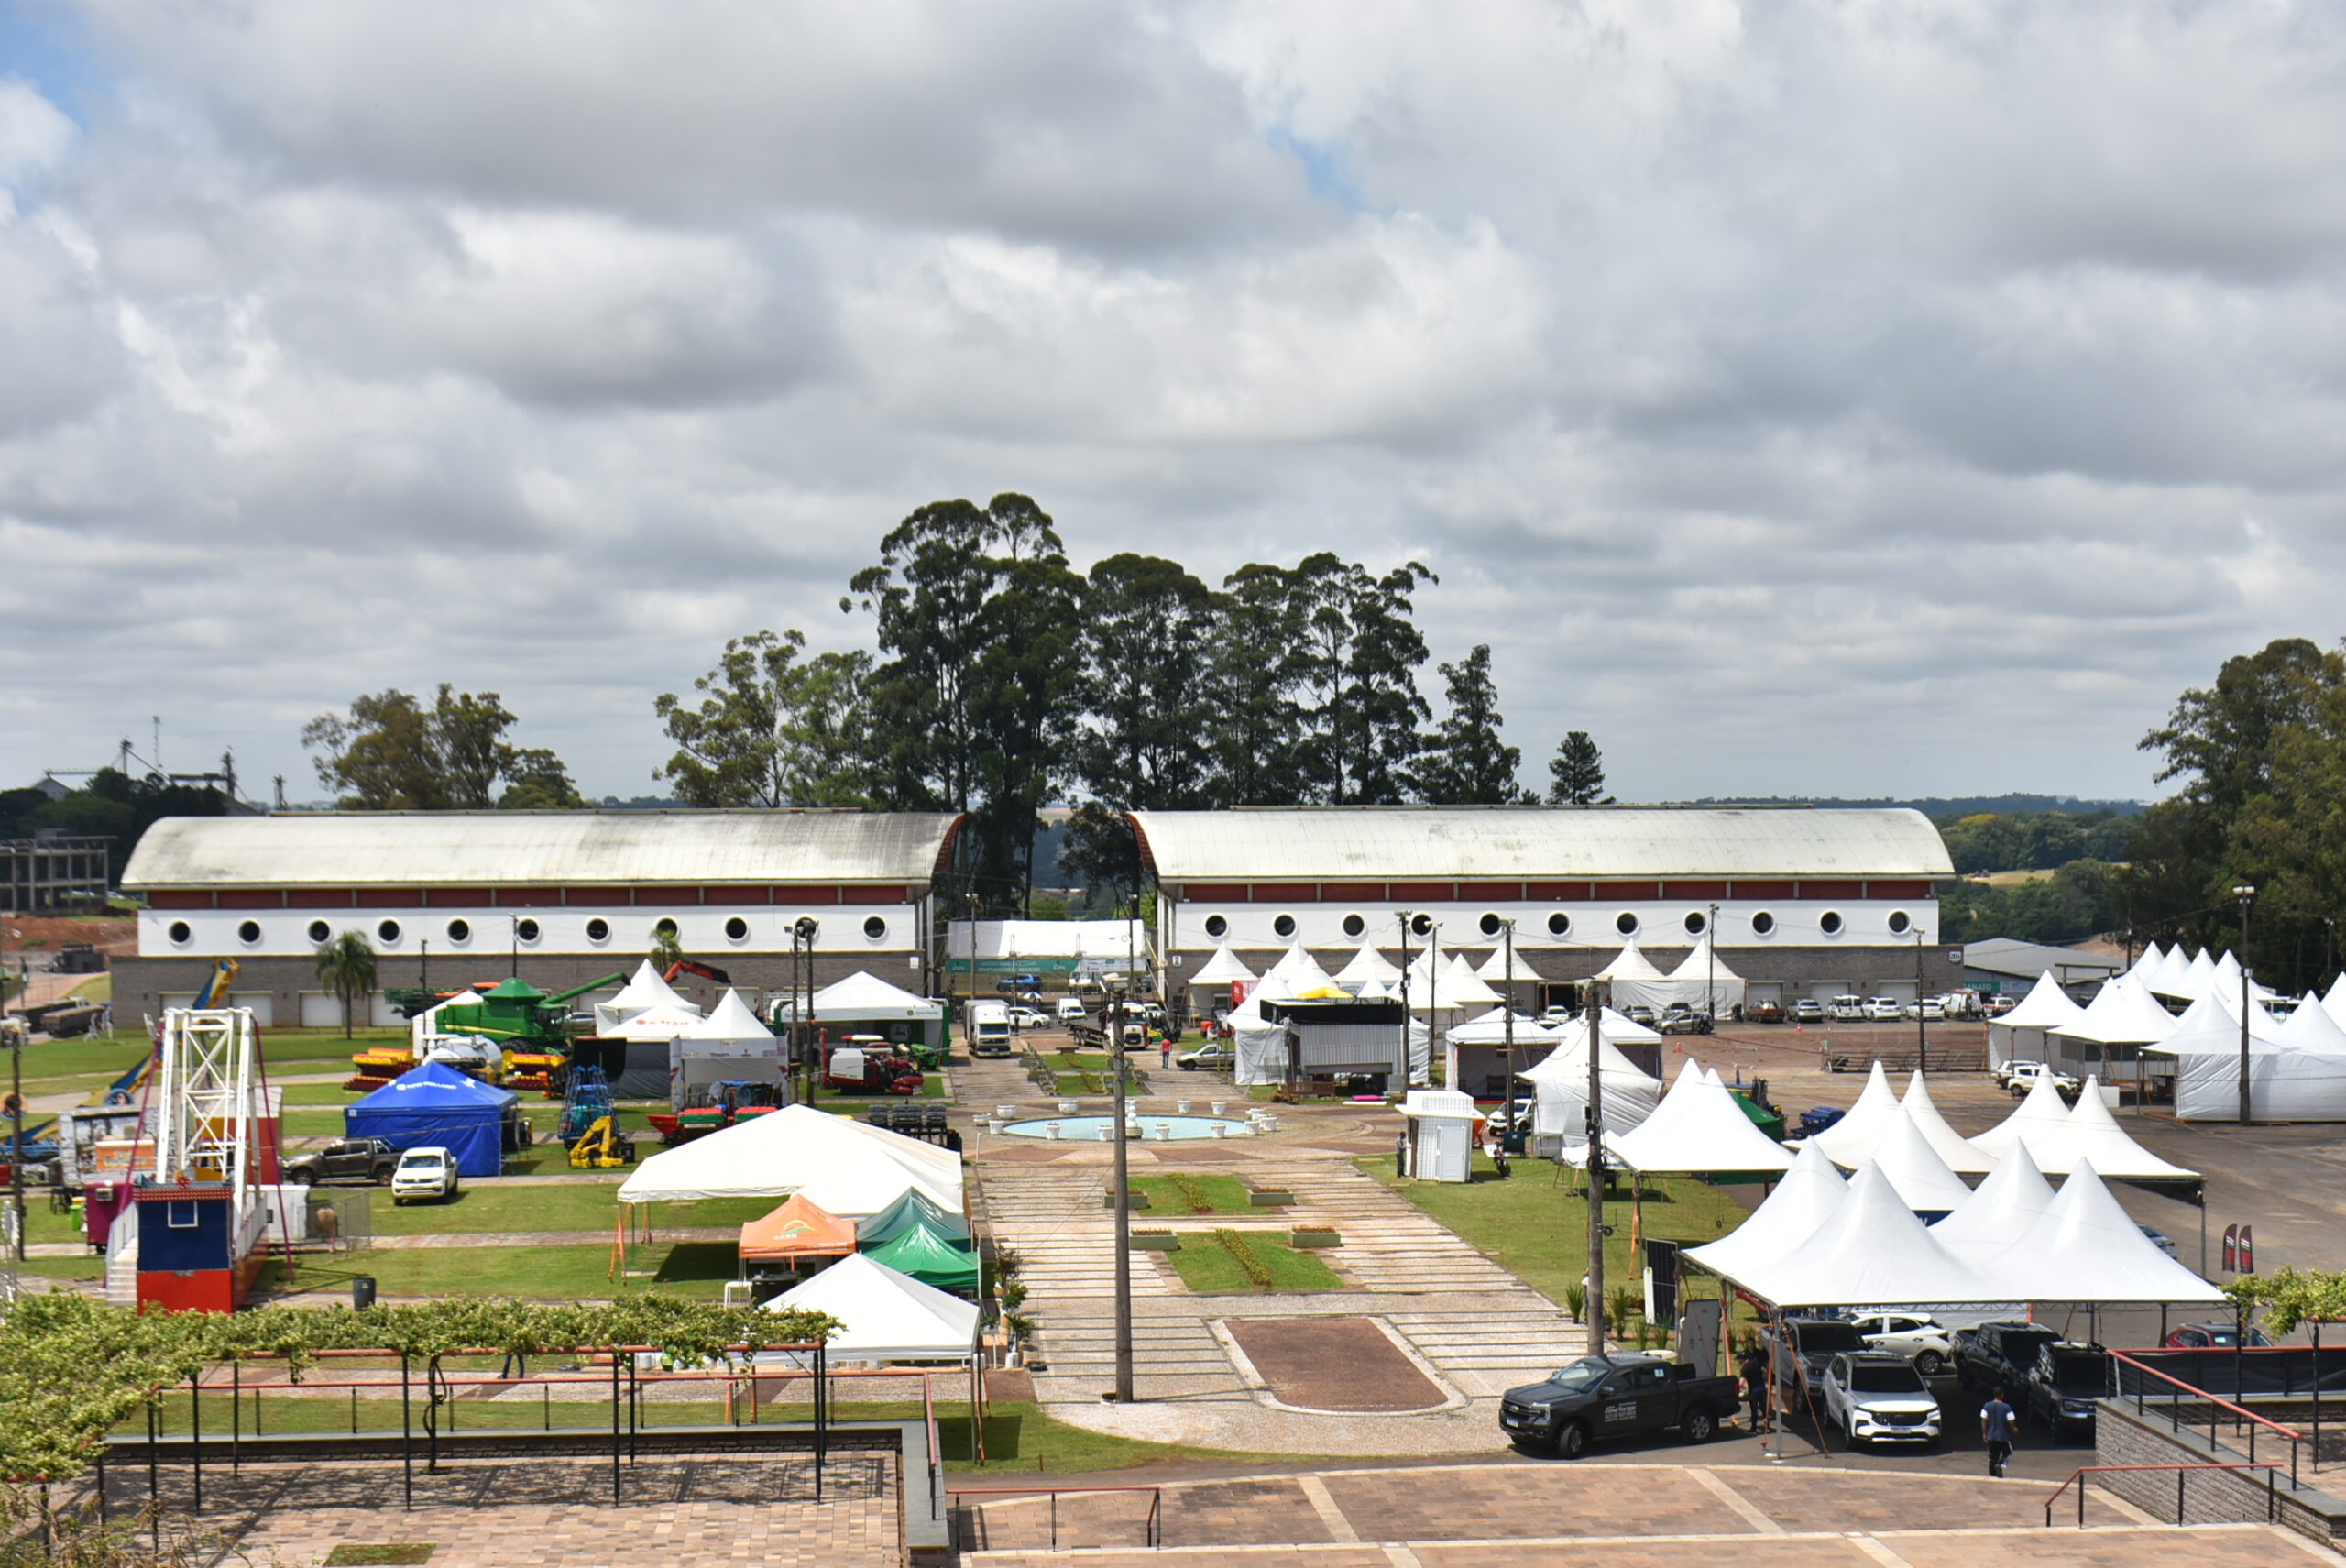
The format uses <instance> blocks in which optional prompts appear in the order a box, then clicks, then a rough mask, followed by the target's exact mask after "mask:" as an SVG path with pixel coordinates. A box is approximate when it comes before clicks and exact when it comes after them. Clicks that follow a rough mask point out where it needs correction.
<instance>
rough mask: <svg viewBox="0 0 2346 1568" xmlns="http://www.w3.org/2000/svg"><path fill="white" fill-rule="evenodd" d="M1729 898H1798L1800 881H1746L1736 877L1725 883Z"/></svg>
mask: <svg viewBox="0 0 2346 1568" xmlns="http://www.w3.org/2000/svg"><path fill="white" fill-rule="evenodd" d="M1727 896H1728V897H1730V898H1798V897H1799V896H1800V883H1796V882H1746V881H1744V880H1743V879H1742V878H1740V877H1738V878H1737V879H1736V880H1735V881H1733V882H1731V883H1727Z"/></svg>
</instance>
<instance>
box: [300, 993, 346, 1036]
mask: <svg viewBox="0 0 2346 1568" xmlns="http://www.w3.org/2000/svg"><path fill="white" fill-rule="evenodd" d="M301 1027H303V1028H304V1029H339V1028H341V1027H342V998H341V997H339V996H336V995H335V994H334V992H331V991H305V992H302V993H301Z"/></svg>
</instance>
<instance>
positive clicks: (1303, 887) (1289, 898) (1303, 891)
mask: <svg viewBox="0 0 2346 1568" xmlns="http://www.w3.org/2000/svg"><path fill="white" fill-rule="evenodd" d="M1247 892H1248V893H1249V894H1251V895H1252V896H1253V898H1254V901H1255V903H1256V904H1317V903H1319V902H1320V884H1319V883H1316V882H1258V883H1251V884H1249V886H1248V888H1247Z"/></svg>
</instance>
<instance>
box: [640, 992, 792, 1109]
mask: <svg viewBox="0 0 2346 1568" xmlns="http://www.w3.org/2000/svg"><path fill="white" fill-rule="evenodd" d="M782 1081H783V1078H782V1042H781V1041H780V1040H778V1039H776V1038H775V1037H774V1035H773V1030H771V1029H769V1028H767V1027H766V1026H765V1025H764V1024H763V1023H762V1021H761V1020H760V1019H759V1017H758V1015H757V1014H755V1013H752V1012H751V1011H750V1004H749V1003H746V1002H744V1001H742V1000H741V993H740V992H738V991H735V990H733V989H731V988H730V987H728V988H727V990H726V992H725V994H724V996H723V997H721V998H719V999H718V1003H717V1007H716V1010H715V1011H714V1012H712V1013H710V1014H709V1015H708V1016H707V1017H706V1018H703V1019H701V1020H700V1021H699V1022H697V1023H696V1024H694V1025H692V1026H691V1027H689V1028H686V1029H682V1030H679V1031H678V1032H677V1033H676V1034H675V1035H674V1036H673V1037H671V1038H670V1040H669V1041H668V1104H669V1106H670V1108H671V1109H673V1110H677V1111H681V1110H683V1109H684V1108H685V1106H686V1105H688V1104H691V1103H693V1102H694V1100H693V1097H694V1093H695V1091H698V1090H702V1089H706V1088H707V1086H708V1085H710V1084H713V1083H780V1082H782Z"/></svg>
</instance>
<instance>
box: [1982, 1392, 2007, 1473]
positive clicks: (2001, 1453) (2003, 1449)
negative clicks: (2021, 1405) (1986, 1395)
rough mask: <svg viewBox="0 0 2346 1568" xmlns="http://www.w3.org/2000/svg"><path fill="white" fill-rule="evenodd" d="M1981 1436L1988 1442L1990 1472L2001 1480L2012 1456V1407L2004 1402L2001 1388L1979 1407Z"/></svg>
mask: <svg viewBox="0 0 2346 1568" xmlns="http://www.w3.org/2000/svg"><path fill="white" fill-rule="evenodd" d="M1979 1436H1980V1438H1981V1439H1982V1440H1983V1441H1985V1442H1986V1443H1987V1444H1988V1474H1989V1475H1992V1476H1993V1477H1995V1478H1996V1479H1997V1480H1999V1481H2001V1480H2002V1479H2003V1478H2004V1466H2005V1465H2006V1464H2009V1463H2011V1461H2012V1407H2011V1406H2010V1405H2008V1404H2006V1403H2005V1402H2004V1391H2003V1390H2002V1389H2001V1388H1999V1389H1997V1390H1996V1396H1995V1398H1992V1399H1990V1400H1989V1401H1988V1402H1987V1403H1986V1404H1984V1405H1982V1406H1980V1407H1979Z"/></svg>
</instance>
